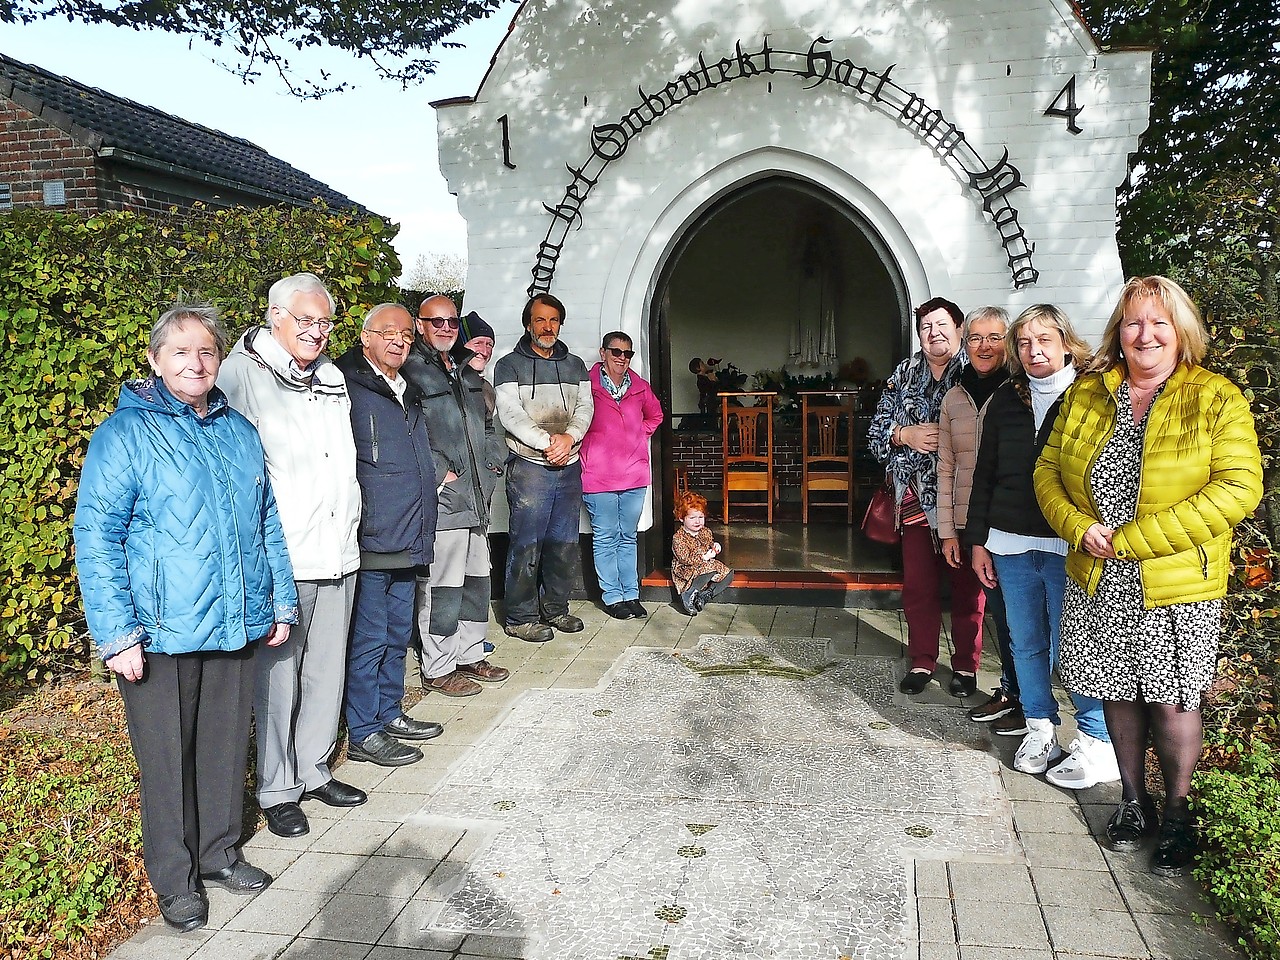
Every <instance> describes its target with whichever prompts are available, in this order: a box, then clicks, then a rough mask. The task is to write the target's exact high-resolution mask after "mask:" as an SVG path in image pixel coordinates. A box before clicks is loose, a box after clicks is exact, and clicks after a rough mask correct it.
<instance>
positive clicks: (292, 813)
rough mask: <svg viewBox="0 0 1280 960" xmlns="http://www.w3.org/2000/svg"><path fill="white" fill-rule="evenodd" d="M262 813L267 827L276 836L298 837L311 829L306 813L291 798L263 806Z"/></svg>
mask: <svg viewBox="0 0 1280 960" xmlns="http://www.w3.org/2000/svg"><path fill="white" fill-rule="evenodd" d="M262 815H263V816H264V817H266V818H267V829H268V830H270V831H271V832H272V833H274V834H275V835H276V836H277V837H300V836H302V835H303V834H304V833H307V832H308V831H310V830H311V827H310V825H309V824H308V823H307V815H306V814H305V813H303V812H302V808H301V807H300V806H298V804H297V803H296V802H295V801H293V800H289V801H286V802H285V803H277V804H276V805H275V806H273V807H263V808H262Z"/></svg>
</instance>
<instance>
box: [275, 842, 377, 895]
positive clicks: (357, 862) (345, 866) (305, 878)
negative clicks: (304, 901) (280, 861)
mask: <svg viewBox="0 0 1280 960" xmlns="http://www.w3.org/2000/svg"><path fill="white" fill-rule="evenodd" d="M364 862H365V858H364V857H362V856H355V855H353V854H349V853H317V852H315V851H310V852H308V853H304V854H303V855H302V856H300V857H299V858H298V859H297V860H296V861H294V863H293V865H292V866H291V867H289V869H287V870H285V871H284V873H282V874H280V876H278V877H276V879H275V882H274V883H273V884H272V885H271V889H272V890H314V891H326V890H327V891H330V892H337V891H338V890H341V889H342V887H343V886H344V885H345V884H346V882H347V881H348V880H350V879H351V876H352V874H354V873H355V872H356V871H357V870H359V869H360V867H361V866H363V864H364Z"/></svg>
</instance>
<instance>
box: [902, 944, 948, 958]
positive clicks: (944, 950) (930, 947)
mask: <svg viewBox="0 0 1280 960" xmlns="http://www.w3.org/2000/svg"><path fill="white" fill-rule="evenodd" d="M909 946H914V947H915V948H916V949H915V953H914V956H916V957H919V958H920V960H959V958H960V948H959V947H957V946H956V945H955V944H954V943H917V944H911V945H909ZM906 955H907V957H908V958H910V957H911V956H912V955H913V954H912V952H911V950H909V949H908V950H907V952H906Z"/></svg>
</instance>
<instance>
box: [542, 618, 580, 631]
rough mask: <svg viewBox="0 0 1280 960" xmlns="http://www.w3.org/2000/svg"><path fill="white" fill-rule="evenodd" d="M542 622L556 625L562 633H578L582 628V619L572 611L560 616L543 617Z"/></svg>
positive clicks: (551, 625) (550, 625)
mask: <svg viewBox="0 0 1280 960" xmlns="http://www.w3.org/2000/svg"><path fill="white" fill-rule="evenodd" d="M542 622H543V623H545V624H546V625H547V626H548V627H555V629H557V630H559V631H560V632H561V633H578V632H579V631H581V630H582V621H581V620H579V619H578V618H577V617H575V616H574V615H573V614H572V613H562V614H560V616H558V617H543V618H542Z"/></svg>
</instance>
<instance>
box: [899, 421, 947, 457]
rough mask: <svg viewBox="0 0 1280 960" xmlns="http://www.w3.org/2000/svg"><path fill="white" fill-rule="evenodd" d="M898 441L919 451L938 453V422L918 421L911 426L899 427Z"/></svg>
mask: <svg viewBox="0 0 1280 960" xmlns="http://www.w3.org/2000/svg"><path fill="white" fill-rule="evenodd" d="M898 442H899V443H900V444H902V445H903V446H904V447H910V448H911V449H912V450H915V451H916V452H918V453H937V452H938V425H937V424H936V423H917V424H915V425H914V426H911V427H899V428H898Z"/></svg>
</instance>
